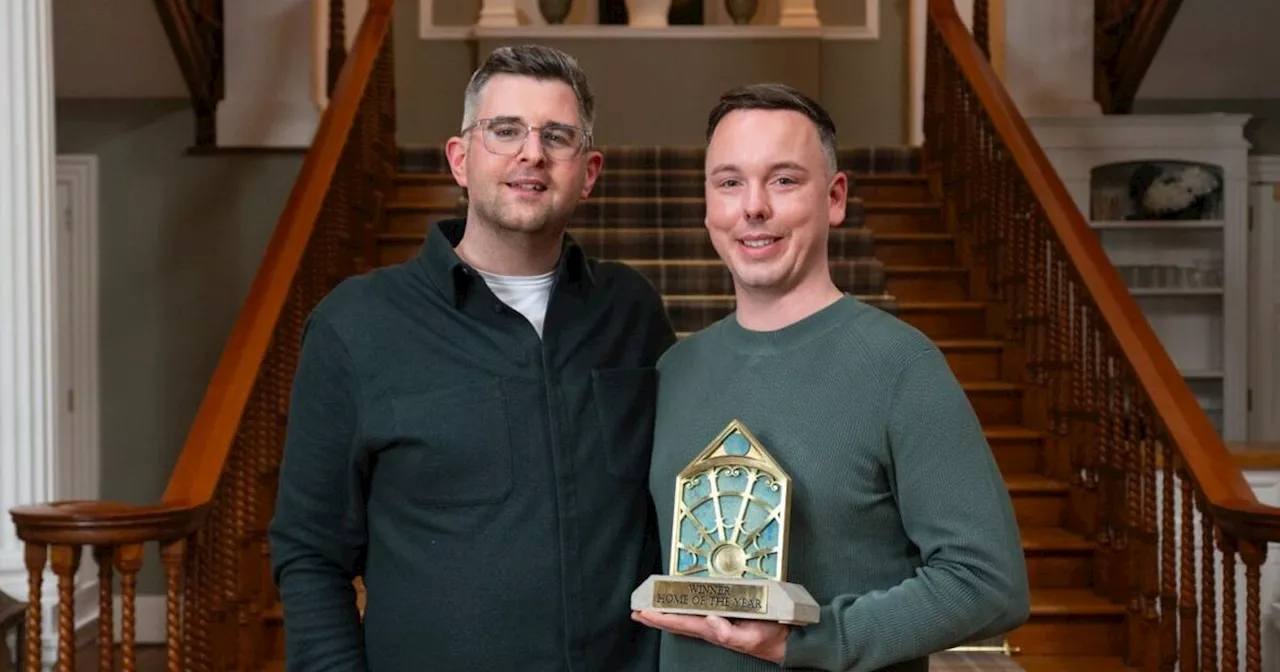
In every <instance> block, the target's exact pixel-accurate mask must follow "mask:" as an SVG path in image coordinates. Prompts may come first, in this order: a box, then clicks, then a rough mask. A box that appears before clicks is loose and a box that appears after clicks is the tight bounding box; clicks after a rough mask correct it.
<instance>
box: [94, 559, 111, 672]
mask: <svg viewBox="0 0 1280 672" xmlns="http://www.w3.org/2000/svg"><path fill="white" fill-rule="evenodd" d="M93 561H94V562H95V563H96V564H97V565H98V669H99V670H100V671H101V672H112V670H114V669H115V647H114V643H115V638H116V633H115V625H114V616H115V600H114V599H113V598H112V594H113V590H112V588H113V586H112V584H113V583H114V582H115V575H114V574H113V573H112V568H111V565H112V564H113V563H114V562H115V547H113V546H95V547H94V548H93Z"/></svg>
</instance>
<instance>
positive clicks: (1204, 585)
mask: <svg viewBox="0 0 1280 672" xmlns="http://www.w3.org/2000/svg"><path fill="white" fill-rule="evenodd" d="M1196 506H1197V508H1199V509H1200V524H1201V530H1200V534H1201V538H1200V600H1201V602H1203V604H1202V605H1201V606H1200V669H1202V670H1216V669H1217V668H1218V643H1217V633H1218V627H1217V626H1218V607H1217V590H1218V582H1217V580H1216V574H1217V571H1216V567H1217V564H1216V563H1215V562H1214V560H1213V548H1214V544H1215V543H1216V542H1217V541H1218V535H1217V532H1216V531H1215V529H1214V524H1213V515H1212V514H1210V513H1209V510H1208V509H1209V507H1208V506H1207V505H1206V504H1205V501H1204V499H1202V498H1197V499H1196ZM1223 601H1224V602H1225V601H1226V600H1225V598H1224V600H1223Z"/></svg>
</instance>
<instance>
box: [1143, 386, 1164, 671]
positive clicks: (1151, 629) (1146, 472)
mask: <svg viewBox="0 0 1280 672" xmlns="http://www.w3.org/2000/svg"><path fill="white" fill-rule="evenodd" d="M1145 396H1146V395H1145V393H1143V401H1142V405H1141V406H1140V407H1139V410H1138V414H1139V418H1141V420H1140V425H1139V426H1140V427H1141V428H1142V434H1141V435H1140V441H1141V444H1140V445H1141V447H1142V466H1141V468H1140V472H1139V473H1140V474H1141V476H1142V556H1141V558H1140V559H1139V561H1140V562H1141V563H1142V647H1143V658H1144V660H1145V661H1146V666H1147V669H1151V670H1154V669H1157V668H1158V667H1159V666H1160V622H1159V614H1157V613H1156V605H1157V604H1159V601H1160V546H1159V542H1158V539H1159V536H1158V535H1159V527H1158V526H1159V520H1158V517H1157V516H1158V511H1159V509H1158V507H1157V505H1156V451H1157V450H1158V442H1157V440H1156V437H1155V436H1154V431H1155V424H1154V422H1153V421H1152V419H1151V412H1150V410H1148V409H1147V408H1146V400H1145Z"/></svg>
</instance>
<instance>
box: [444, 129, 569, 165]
mask: <svg viewBox="0 0 1280 672" xmlns="http://www.w3.org/2000/svg"><path fill="white" fill-rule="evenodd" d="M473 128H478V129H480V131H481V133H480V135H481V137H482V138H483V139H484V148H485V149H487V150H489V151H490V152H493V153H494V154H499V155H501V156H515V155H516V154H519V153H520V150H522V149H524V143H525V141H526V140H528V139H529V132H530V131H538V139H539V140H540V141H541V144H542V151H543V152H544V153H545V154H546V155H547V158H549V159H552V160H555V161H568V160H569V159H572V158H574V157H575V156H577V155H578V154H580V153H581V152H582V150H583V149H585V148H586V147H588V146H589V145H590V144H591V134H590V133H588V132H587V131H584V130H583V129H581V128H578V127H577V126H569V125H566V124H548V125H546V126H530V125H529V124H526V123H523V122H520V121H515V120H514V119H480V120H479V121H476V123H474V124H472V125H471V126H470V127H468V128H467V129H466V130H467V132H470V131H471V129H473Z"/></svg>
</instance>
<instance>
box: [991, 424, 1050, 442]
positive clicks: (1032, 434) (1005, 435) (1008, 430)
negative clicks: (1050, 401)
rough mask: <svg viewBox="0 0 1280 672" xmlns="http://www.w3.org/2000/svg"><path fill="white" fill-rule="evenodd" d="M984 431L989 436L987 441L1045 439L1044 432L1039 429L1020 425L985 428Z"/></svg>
mask: <svg viewBox="0 0 1280 672" xmlns="http://www.w3.org/2000/svg"><path fill="white" fill-rule="evenodd" d="M982 431H983V433H984V434H986V435H987V440H992V439H997V440H1005V441H1009V440H1015V441H1016V440H1022V441H1031V440H1035V439H1042V438H1044V432H1042V431H1040V430H1038V429H1031V428H1029V427H1022V426H1020V425H1008V426H992V427H983V428H982Z"/></svg>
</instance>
